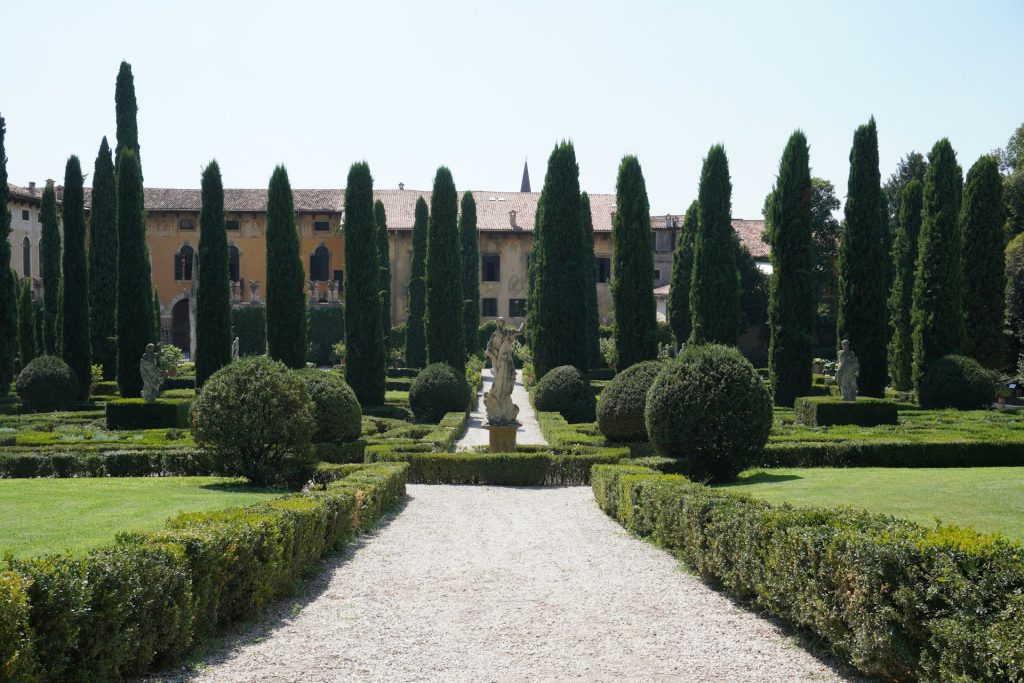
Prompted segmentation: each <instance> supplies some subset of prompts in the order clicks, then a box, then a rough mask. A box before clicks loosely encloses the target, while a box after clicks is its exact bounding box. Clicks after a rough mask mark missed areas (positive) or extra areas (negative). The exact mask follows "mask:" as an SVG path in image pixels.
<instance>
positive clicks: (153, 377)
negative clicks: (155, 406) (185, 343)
mask: <svg viewBox="0 0 1024 683" xmlns="http://www.w3.org/2000/svg"><path fill="white" fill-rule="evenodd" d="M139 374H141V375H142V398H143V399H144V400H145V401H146V403H155V402H156V397H157V396H159V395H160V385H161V384H163V383H164V374H163V372H161V371H160V351H159V349H157V347H156V346H155V345H154V344H146V352H145V353H143V354H142V358H140V359H139Z"/></svg>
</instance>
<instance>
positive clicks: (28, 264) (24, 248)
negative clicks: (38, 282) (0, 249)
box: [21, 237, 32, 277]
mask: <svg viewBox="0 0 1024 683" xmlns="http://www.w3.org/2000/svg"><path fill="white" fill-rule="evenodd" d="M21 274H22V275H24V276H25V277H32V244H31V243H30V242H29V241H28V238H27V237H26V238H25V239H23V240H22V241H21Z"/></svg>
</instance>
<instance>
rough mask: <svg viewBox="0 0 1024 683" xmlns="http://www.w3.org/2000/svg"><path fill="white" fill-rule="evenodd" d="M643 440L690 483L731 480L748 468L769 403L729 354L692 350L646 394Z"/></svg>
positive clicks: (767, 427)
mask: <svg viewBox="0 0 1024 683" xmlns="http://www.w3.org/2000/svg"><path fill="white" fill-rule="evenodd" d="M645 420H646V424H647V434H648V435H649V436H650V440H651V443H652V444H653V446H654V447H655V449H656V450H657V451H658V452H660V453H661V454H663V455H666V456H668V457H671V458H677V459H679V460H680V465H681V467H680V469H681V470H682V471H683V473H684V474H686V475H687V476H688V477H690V478H691V479H693V480H695V481H709V482H721V481H730V480H732V479H735V478H736V475H738V474H739V473H740V472H741V471H742V470H744V469H745V468H746V467H748V466H749V465H751V464H753V463H754V461H755V458H756V457H757V455H758V454H759V453H761V451H762V449H763V448H764V445H765V443H766V442H767V441H768V433H769V432H770V431H771V428H772V398H771V394H770V393H769V391H768V387H767V386H766V385H765V383H764V381H763V380H762V379H761V377H760V376H759V375H758V374H757V371H756V370H755V369H754V366H753V365H751V364H750V361H748V360H747V359H746V358H744V357H743V355H742V354H741V353H740V352H739V351H737V350H736V349H734V348H731V347H727V346H721V345H718V344H708V345H704V346H693V347H689V348H687V349H686V351H685V352H684V353H682V354H681V355H680V356H679V357H678V358H676V360H674V361H672V362H671V363H669V364H667V365H666V366H665V367H664V369H663V370H662V371H661V373H660V374H659V375H658V377H657V378H656V379H655V380H654V383H653V384H652V385H651V388H650V391H648V392H647V408H646V412H645Z"/></svg>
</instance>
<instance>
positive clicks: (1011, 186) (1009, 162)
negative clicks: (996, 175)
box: [999, 125, 1024, 237]
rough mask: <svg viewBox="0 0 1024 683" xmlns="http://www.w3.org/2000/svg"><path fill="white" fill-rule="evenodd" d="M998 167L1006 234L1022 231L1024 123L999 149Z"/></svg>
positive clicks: (1023, 223)
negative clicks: (1004, 145)
mask: <svg viewBox="0 0 1024 683" xmlns="http://www.w3.org/2000/svg"><path fill="white" fill-rule="evenodd" d="M999 168H1000V170H1001V171H1002V172H1003V173H1004V174H1005V175H1004V176H1003V201H1004V206H1005V211H1006V234H1007V235H1008V236H1010V237H1013V236H1016V235H1017V234H1019V233H1020V232H1022V231H1024V125H1021V126H1019V127H1018V128H1017V130H1015V131H1014V132H1013V135H1011V136H1010V139H1009V140H1008V141H1007V143H1006V147H1004V148H1003V149H1001V150H999Z"/></svg>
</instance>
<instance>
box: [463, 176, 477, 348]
mask: <svg viewBox="0 0 1024 683" xmlns="http://www.w3.org/2000/svg"><path fill="white" fill-rule="evenodd" d="M459 241H460V242H461V246H462V298H463V299H464V303H463V312H462V321H463V326H464V328H465V329H464V331H463V339H464V340H465V342H466V351H468V352H476V351H479V350H480V349H479V348H478V342H479V339H478V336H479V335H477V330H478V329H479V328H480V246H479V237H478V235H477V231H476V200H475V199H473V193H472V192H466V193H465V194H463V195H462V211H460V212H459Z"/></svg>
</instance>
